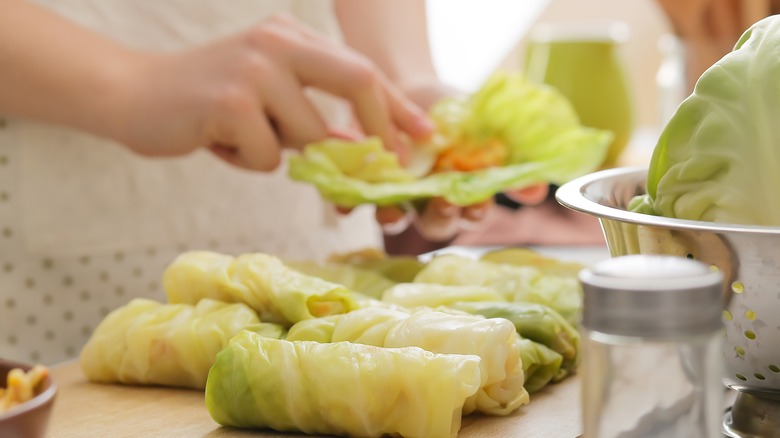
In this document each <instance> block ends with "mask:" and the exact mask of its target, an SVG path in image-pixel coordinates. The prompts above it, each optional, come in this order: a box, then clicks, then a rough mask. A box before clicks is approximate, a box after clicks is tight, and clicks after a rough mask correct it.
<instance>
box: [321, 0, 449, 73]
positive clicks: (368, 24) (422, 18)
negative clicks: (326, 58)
mask: <svg viewBox="0 0 780 438" xmlns="http://www.w3.org/2000/svg"><path fill="white" fill-rule="evenodd" d="M334 5H335V8H336V15H337V17H338V20H339V24H340V26H341V30H342V33H343V34H344V39H345V42H346V43H347V44H348V45H350V46H351V47H353V48H354V49H356V50H358V51H359V52H361V53H363V54H364V55H366V56H368V57H369V58H371V60H372V61H373V62H374V63H376V65H377V66H378V67H379V68H380V69H381V70H382V71H383V72H384V73H385V75H387V76H388V77H389V78H390V80H392V81H393V82H395V83H396V84H398V85H400V86H401V87H402V88H406V87H410V88H411V87H414V86H415V84H420V83H431V82H435V81H437V75H436V70H435V68H434V66H433V61H432V59H431V54H430V46H429V43H428V26H427V20H426V14H425V1H424V0H371V1H365V0H335V1H334Z"/></svg>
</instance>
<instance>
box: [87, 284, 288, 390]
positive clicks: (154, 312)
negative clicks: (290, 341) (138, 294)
mask: <svg viewBox="0 0 780 438" xmlns="http://www.w3.org/2000/svg"><path fill="white" fill-rule="evenodd" d="M242 329H252V330H258V331H261V332H262V333H263V334H265V335H266V336H272V337H276V338H280V337H282V336H284V334H285V333H284V330H283V329H282V327H281V326H278V325H275V324H263V323H261V322H260V320H259V319H258V317H257V314H256V313H255V312H254V311H253V310H252V309H250V308H249V307H247V306H245V305H243V304H239V303H234V304H230V303H222V302H219V301H214V300H208V299H204V300H201V301H200V302H198V304H197V305H195V306H191V305H188V304H162V303H159V302H157V301H153V300H148V299H142V298H139V299H134V300H132V301H131V302H130V303H128V304H126V305H125V306H122V307H120V308H118V309H116V310H114V311H113V312H111V313H109V314H108V315H107V316H106V317H105V319H103V321H101V323H100V324H99V325H98V327H97V329H95V332H94V333H93V334H92V336H91V338H90V339H89V341H88V342H87V344H86V345H85V346H84V348H83V349H82V351H81V355H80V364H81V369H82V370H83V371H84V375H85V376H86V377H87V379H89V380H90V381H93V382H120V383H128V384H144V385H165V386H180V387H187V388H200V389H202V388H204V387H205V385H206V376H207V375H208V371H209V368H210V367H211V365H212V364H213V363H214V358H215V357H216V355H217V353H218V352H219V351H220V350H222V349H223V348H224V347H225V346H226V345H227V344H228V342H229V341H230V339H231V338H232V337H233V336H234V335H235V334H237V333H238V332H239V331H241V330H242Z"/></svg>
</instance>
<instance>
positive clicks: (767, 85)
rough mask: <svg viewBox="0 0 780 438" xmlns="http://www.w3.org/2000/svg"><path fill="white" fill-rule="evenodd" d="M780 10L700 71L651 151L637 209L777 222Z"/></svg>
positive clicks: (678, 215)
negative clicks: (690, 90) (696, 79)
mask: <svg viewBox="0 0 780 438" xmlns="http://www.w3.org/2000/svg"><path fill="white" fill-rule="evenodd" d="M778 78H780V16H772V17H769V18H765V19H763V20H761V21H759V22H758V23H756V24H754V25H753V26H752V27H751V28H750V29H748V30H747V31H746V32H745V33H744V34H743V35H742V37H741V38H740V40H739V41H738V42H737V44H736V46H735V48H734V50H733V51H732V52H730V53H728V54H727V55H726V56H724V57H723V58H722V59H721V60H719V61H718V62H717V63H715V64H714V65H713V66H712V67H710V68H709V69H708V70H707V71H705V72H704V74H702V76H701V77H700V78H699V80H698V82H697V84H696V87H695V89H694V91H693V94H691V96H689V97H688V98H687V99H686V100H685V101H684V102H683V103H682V104H681V105H680V107H679V108H678V109H677V112H676V113H675V114H674V116H673V117H672V118H671V119H670V121H669V123H668V124H667V125H666V127H665V128H664V131H663V133H662V134H661V137H660V139H659V141H658V144H657V145H656V147H655V150H654V152H653V158H652V161H651V164H650V169H649V172H648V178H647V186H648V187H647V195H645V196H642V197H637V198H634V199H633V200H632V202H631V204H630V205H629V208H630V209H631V210H632V211H636V212H641V213H647V214H656V215H660V216H665V217H672V218H679V219H689V220H700V221H709V222H720V223H731V224H750V225H769V226H778V225H780V203H779V202H777V201H778V192H777V188H778V187H780V147H778V146H780V140H779V139H780V86H779V85H778V84H779V82H778Z"/></svg>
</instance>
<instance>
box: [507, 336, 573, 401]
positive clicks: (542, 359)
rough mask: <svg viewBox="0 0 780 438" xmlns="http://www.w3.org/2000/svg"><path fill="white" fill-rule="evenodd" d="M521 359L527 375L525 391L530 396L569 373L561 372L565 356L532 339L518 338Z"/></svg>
mask: <svg viewBox="0 0 780 438" xmlns="http://www.w3.org/2000/svg"><path fill="white" fill-rule="evenodd" d="M517 345H518V347H519V348H520V358H521V359H522V362H523V372H524V373H525V385H524V386H525V389H526V391H528V392H529V393H530V394H533V393H535V392H536V391H539V390H540V389H542V388H544V387H545V386H547V384H548V383H550V382H557V381H560V380H561V379H562V378H564V377H566V375H567V373H566V372H563V371H562V370H561V363H562V362H563V356H561V355H560V354H558V353H556V352H555V351H553V350H551V349H549V348H547V347H545V346H544V345H543V344H540V343H538V342H534V341H532V340H530V339H524V338H522V337H520V336H518V337H517Z"/></svg>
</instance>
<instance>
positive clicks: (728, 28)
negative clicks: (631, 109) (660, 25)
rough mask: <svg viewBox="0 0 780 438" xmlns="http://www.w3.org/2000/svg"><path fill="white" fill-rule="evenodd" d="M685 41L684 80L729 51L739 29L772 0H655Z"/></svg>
mask: <svg viewBox="0 0 780 438" xmlns="http://www.w3.org/2000/svg"><path fill="white" fill-rule="evenodd" d="M657 1H658V4H659V6H660V7H661V9H662V10H663V11H664V13H665V14H666V17H667V18H668V19H669V23H670V24H671V26H672V28H673V30H674V32H675V34H677V36H678V37H679V38H680V40H681V41H682V42H683V43H684V44H685V45H686V51H685V52H686V57H687V58H688V59H687V60H686V64H687V67H686V69H687V82H688V86H689V88H690V89H693V85H694V84H695V83H696V80H697V79H698V78H699V76H700V75H701V74H702V73H703V72H704V70H706V69H707V68H709V67H710V66H711V65H712V64H714V63H715V62H716V61H717V60H719V59H720V58H721V57H723V56H724V55H725V54H726V53H728V52H729V51H731V49H732V48H733V47H734V44H735V43H736V42H737V40H738V39H739V37H740V36H741V35H742V33H743V32H744V31H745V30H746V29H747V28H748V27H750V25H752V24H753V23H755V22H756V21H758V20H760V19H762V18H764V17H766V16H767V15H769V14H770V13H771V9H772V8H771V6H772V4H773V3H775V2H776V1H775V0H657Z"/></svg>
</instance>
